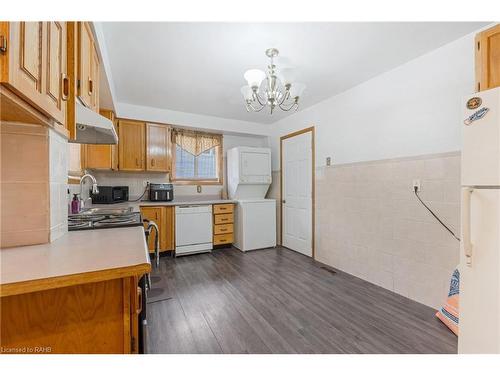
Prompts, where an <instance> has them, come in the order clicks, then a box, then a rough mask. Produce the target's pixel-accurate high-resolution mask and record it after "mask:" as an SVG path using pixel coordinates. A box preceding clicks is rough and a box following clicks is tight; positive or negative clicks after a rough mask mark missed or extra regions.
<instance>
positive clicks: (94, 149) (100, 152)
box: [82, 109, 118, 170]
mask: <svg viewBox="0 0 500 375" xmlns="http://www.w3.org/2000/svg"><path fill="white" fill-rule="evenodd" d="M99 113H100V114H101V115H102V116H104V117H106V118H108V119H110V120H111V121H112V122H113V123H114V124H115V114H114V113H113V111H111V110H109V109H103V110H100V111H99ZM115 127H116V126H115ZM117 151H118V150H117V146H116V145H90V144H87V145H82V155H83V160H84V162H83V164H84V168H85V169H102V170H116V169H118V152H117Z"/></svg>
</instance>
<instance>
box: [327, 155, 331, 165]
mask: <svg viewBox="0 0 500 375" xmlns="http://www.w3.org/2000/svg"><path fill="white" fill-rule="evenodd" d="M330 165H332V158H331V157H330V156H328V157H327V158H326V166H327V167H329V166H330Z"/></svg>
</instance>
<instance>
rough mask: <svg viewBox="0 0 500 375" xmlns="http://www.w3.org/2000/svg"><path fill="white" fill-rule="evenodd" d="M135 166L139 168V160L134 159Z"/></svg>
mask: <svg viewBox="0 0 500 375" xmlns="http://www.w3.org/2000/svg"><path fill="white" fill-rule="evenodd" d="M135 166H136V167H138V166H139V159H137V158H135Z"/></svg>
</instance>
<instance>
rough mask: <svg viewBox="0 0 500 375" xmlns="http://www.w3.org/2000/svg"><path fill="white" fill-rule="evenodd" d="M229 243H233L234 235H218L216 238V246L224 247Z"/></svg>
mask: <svg viewBox="0 0 500 375" xmlns="http://www.w3.org/2000/svg"><path fill="white" fill-rule="evenodd" d="M228 243H233V234H232V233H227V234H216V235H215V236H214V245H224V244H228Z"/></svg>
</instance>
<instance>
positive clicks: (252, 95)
mask: <svg viewBox="0 0 500 375" xmlns="http://www.w3.org/2000/svg"><path fill="white" fill-rule="evenodd" d="M278 54H279V51H278V50H277V49H276V48H269V49H267V50H266V56H267V57H269V65H268V66H267V74H266V73H265V72H263V71H262V70H260V69H250V70H247V71H246V72H245V74H244V75H243V76H244V77H245V79H246V81H247V83H248V85H245V86H243V87H242V88H241V93H242V95H243V98H244V99H245V105H246V108H247V111H248V112H250V111H253V112H260V111H262V110H263V109H264V107H266V106H267V107H269V109H270V113H271V114H273V111H274V109H275V108H276V107H279V108H280V109H281V110H283V111H290V110H292V109H294V110H297V108H298V107H299V99H300V97H301V95H302V92H303V91H304V89H305V88H306V85H304V84H303V83H299V82H293V80H294V78H295V77H294V71H293V69H291V68H282V69H279V70H277V69H276V65H274V61H273V59H274V58H275V57H276V56H278ZM264 79H265V80H266V82H265V85H264V86H263V87H262V88H261V85H262V81H264Z"/></svg>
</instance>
